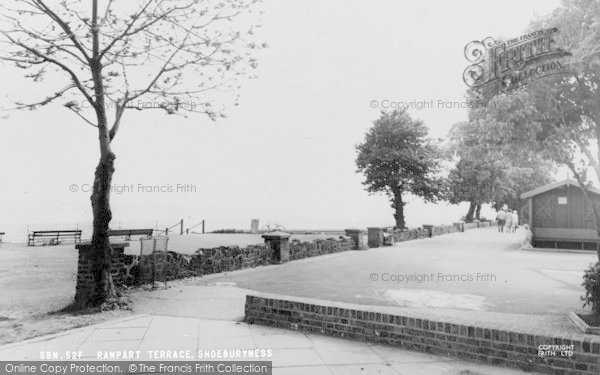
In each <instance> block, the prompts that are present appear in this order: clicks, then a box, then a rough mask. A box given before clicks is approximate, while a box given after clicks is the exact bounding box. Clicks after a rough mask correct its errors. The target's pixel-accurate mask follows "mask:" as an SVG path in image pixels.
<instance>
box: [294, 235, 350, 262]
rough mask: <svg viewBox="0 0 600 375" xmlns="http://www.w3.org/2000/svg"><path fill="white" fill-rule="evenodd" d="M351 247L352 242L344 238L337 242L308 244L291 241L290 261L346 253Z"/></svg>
mask: <svg viewBox="0 0 600 375" xmlns="http://www.w3.org/2000/svg"><path fill="white" fill-rule="evenodd" d="M351 246H352V240H351V239H350V238H348V237H345V236H344V237H341V238H340V239H339V240H336V239H333V238H330V239H327V240H314V241H310V242H302V241H299V240H292V241H290V260H296V259H303V258H310V257H314V256H319V255H325V254H331V253H339V252H340V251H348V250H350V249H351Z"/></svg>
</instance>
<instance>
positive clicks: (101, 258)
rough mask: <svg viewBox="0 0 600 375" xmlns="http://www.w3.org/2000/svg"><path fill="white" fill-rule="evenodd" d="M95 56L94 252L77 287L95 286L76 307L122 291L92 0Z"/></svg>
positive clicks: (111, 165) (95, 12) (78, 298)
mask: <svg viewBox="0 0 600 375" xmlns="http://www.w3.org/2000/svg"><path fill="white" fill-rule="evenodd" d="M91 33H92V58H91V61H90V69H91V73H92V80H93V82H94V95H95V103H94V111H95V113H96V118H97V121H98V143H99V146H100V161H99V162H98V166H97V167H96V172H95V174H94V187H93V191H92V196H91V201H92V212H93V215H94V233H93V234H92V243H91V252H90V254H88V255H87V256H88V259H87V262H86V267H87V269H85V270H81V269H80V270H79V272H85V273H87V275H78V277H77V284H78V286H77V290H79V284H80V283H82V284H84V283H85V282H86V281H88V283H89V279H88V280H86V277H87V278H92V279H93V282H94V284H93V288H91V290H90V289H88V290H87V291H86V292H85V293H76V295H75V306H76V307H77V308H87V307H97V306H101V305H102V304H103V303H105V302H109V301H110V300H111V299H116V298H117V297H119V293H118V292H117V289H116V287H115V285H114V283H113V280H112V275H111V268H112V249H111V247H110V241H109V237H108V226H109V224H110V221H111V219H112V212H111V210H110V186H111V183H112V176H113V173H114V170H115V169H114V161H115V154H114V153H113V152H112V150H111V147H110V143H111V140H112V137H114V134H113V135H112V137H111V134H110V132H109V129H108V120H107V115H106V106H105V92H104V80H103V76H102V68H103V66H102V62H101V61H100V60H101V54H100V31H99V26H98V0H93V1H92V20H91ZM115 302H116V301H115Z"/></svg>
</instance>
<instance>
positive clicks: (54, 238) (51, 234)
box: [27, 230, 81, 246]
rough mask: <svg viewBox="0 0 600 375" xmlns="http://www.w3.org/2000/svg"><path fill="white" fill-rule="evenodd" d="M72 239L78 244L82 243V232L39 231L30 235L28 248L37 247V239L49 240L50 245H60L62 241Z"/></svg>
mask: <svg viewBox="0 0 600 375" xmlns="http://www.w3.org/2000/svg"><path fill="white" fill-rule="evenodd" d="M64 238H72V239H73V240H74V241H75V243H76V244H78V243H79V242H81V230H38V231H34V232H33V233H30V234H29V237H28V239H27V246H35V241H36V239H49V240H50V242H49V245H58V244H59V243H60V240H61V239H64Z"/></svg>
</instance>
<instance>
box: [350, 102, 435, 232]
mask: <svg viewBox="0 0 600 375" xmlns="http://www.w3.org/2000/svg"><path fill="white" fill-rule="evenodd" d="M427 135H428V129H427V127H426V126H425V125H424V124H423V122H422V121H419V120H414V119H412V118H411V117H410V116H409V115H408V113H407V112H406V110H395V111H392V112H381V116H380V117H379V118H378V119H377V120H375V121H374V123H373V126H372V127H371V128H370V129H369V131H368V132H367V134H366V135H365V140H364V142H363V143H361V144H359V145H358V146H356V149H357V151H358V156H357V158H356V165H357V168H358V172H361V173H363V174H364V176H365V180H364V182H363V184H364V185H365V189H366V190H367V191H369V192H371V193H377V192H382V193H385V194H386V195H387V196H388V197H389V198H390V200H391V201H392V207H393V208H394V209H395V212H396V214H395V218H396V225H397V227H398V228H404V227H405V221H404V213H403V207H404V205H405V202H404V200H403V197H402V196H403V194H405V193H410V194H413V195H415V196H418V197H421V198H423V199H424V200H425V201H429V202H433V201H436V200H437V199H438V198H439V197H440V196H441V195H442V193H443V186H442V180H441V179H440V178H439V177H438V176H437V172H438V171H439V166H440V165H439V158H440V156H441V154H440V151H439V149H438V147H437V146H436V145H435V144H434V143H433V142H432V140H430V139H428V138H427Z"/></svg>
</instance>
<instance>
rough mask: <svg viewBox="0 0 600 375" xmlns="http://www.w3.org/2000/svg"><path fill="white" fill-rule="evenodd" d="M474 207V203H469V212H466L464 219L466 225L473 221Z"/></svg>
mask: <svg viewBox="0 0 600 375" xmlns="http://www.w3.org/2000/svg"><path fill="white" fill-rule="evenodd" d="M475 206H476V203H475V201H471V203H470V204H469V211H467V217H466V218H465V221H466V222H467V223H470V222H472V221H473V214H474V213H475Z"/></svg>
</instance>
